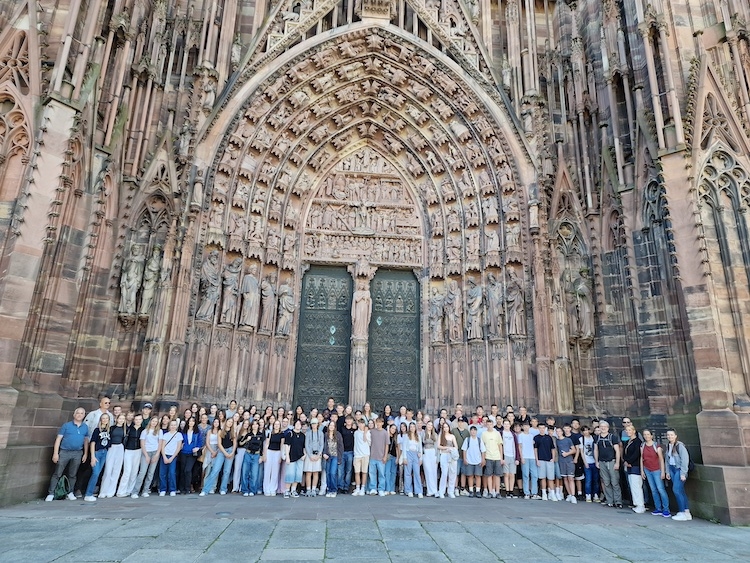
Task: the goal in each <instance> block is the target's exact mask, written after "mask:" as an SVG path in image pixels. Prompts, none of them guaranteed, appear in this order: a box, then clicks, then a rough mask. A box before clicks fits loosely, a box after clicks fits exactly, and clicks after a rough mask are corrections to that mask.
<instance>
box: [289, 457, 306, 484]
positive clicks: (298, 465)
mask: <svg viewBox="0 0 750 563" xmlns="http://www.w3.org/2000/svg"><path fill="white" fill-rule="evenodd" d="M303 464H304V461H302V460H301V459H298V460H297V461H294V462H289V461H287V462H286V473H285V474H284V482H285V483H300V482H302V466H303Z"/></svg>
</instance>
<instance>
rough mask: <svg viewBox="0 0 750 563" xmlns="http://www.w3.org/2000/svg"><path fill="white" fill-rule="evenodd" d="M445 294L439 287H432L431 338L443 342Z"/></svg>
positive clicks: (433, 340)
mask: <svg viewBox="0 0 750 563" xmlns="http://www.w3.org/2000/svg"><path fill="white" fill-rule="evenodd" d="M444 306H445V296H444V295H443V294H442V293H440V291H439V290H438V288H437V287H433V288H432V296H431V297H430V340H431V341H432V342H443V341H444V339H445V334H444V331H443V326H444V324H443V323H444V319H445V311H444V309H443V308H444Z"/></svg>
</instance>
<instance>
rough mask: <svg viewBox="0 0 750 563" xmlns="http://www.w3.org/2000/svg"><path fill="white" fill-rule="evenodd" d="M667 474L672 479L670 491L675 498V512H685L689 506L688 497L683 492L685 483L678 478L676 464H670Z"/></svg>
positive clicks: (678, 470) (678, 469) (678, 473)
mask: <svg viewBox="0 0 750 563" xmlns="http://www.w3.org/2000/svg"><path fill="white" fill-rule="evenodd" d="M668 467H669V476H670V477H671V479H672V492H673V493H674V498H675V499H676V500H677V512H685V511H686V510H688V509H689V508H690V507H689V506H688V498H687V494H686V493H685V483H683V482H682V480H681V479H680V468H679V467H677V466H676V465H670V466H668Z"/></svg>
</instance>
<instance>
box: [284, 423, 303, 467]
mask: <svg viewBox="0 0 750 563" xmlns="http://www.w3.org/2000/svg"><path fill="white" fill-rule="evenodd" d="M285 443H286V444H287V445H288V446H289V461H290V462H291V463H294V462H295V461H297V460H298V459H300V458H301V457H302V456H303V455H304V454H305V435H304V434H303V433H302V432H294V431H292V433H291V434H290V435H289V436H288V437H287V438H286V442H285Z"/></svg>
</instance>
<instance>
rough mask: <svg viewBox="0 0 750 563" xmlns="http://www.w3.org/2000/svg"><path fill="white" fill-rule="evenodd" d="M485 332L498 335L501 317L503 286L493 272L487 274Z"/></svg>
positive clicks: (499, 333)
mask: <svg viewBox="0 0 750 563" xmlns="http://www.w3.org/2000/svg"><path fill="white" fill-rule="evenodd" d="M487 284H488V287H487V332H488V333H489V335H490V336H500V335H501V334H502V333H501V327H502V324H501V321H502V318H503V288H502V287H501V286H500V282H498V281H497V278H496V277H495V275H494V274H489V275H488V276H487Z"/></svg>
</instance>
